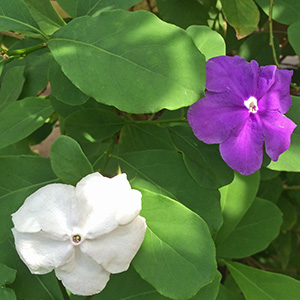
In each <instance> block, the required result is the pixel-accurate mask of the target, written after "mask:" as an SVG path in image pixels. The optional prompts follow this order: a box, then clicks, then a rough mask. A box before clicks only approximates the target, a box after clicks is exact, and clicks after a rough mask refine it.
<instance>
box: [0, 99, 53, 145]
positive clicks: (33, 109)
mask: <svg viewBox="0 0 300 300" xmlns="http://www.w3.org/2000/svg"><path fill="white" fill-rule="evenodd" d="M52 112H53V108H52V107H51V104H50V102H49V100H46V99H42V98H33V97H32V98H26V99H23V100H22V101H17V102H15V103H12V104H11V105H9V106H8V107H6V109H4V110H3V111H2V112H1V113H0V149H2V148H4V147H6V146H9V145H11V144H14V143H15V142H18V141H20V140H22V139H24V138H25V137H27V136H28V135H30V134H31V133H32V132H34V131H35V130H36V129H38V128H39V127H41V126H42V125H43V124H44V123H45V120H46V119H47V118H48V117H49V116H50V115H51V114H52Z"/></svg>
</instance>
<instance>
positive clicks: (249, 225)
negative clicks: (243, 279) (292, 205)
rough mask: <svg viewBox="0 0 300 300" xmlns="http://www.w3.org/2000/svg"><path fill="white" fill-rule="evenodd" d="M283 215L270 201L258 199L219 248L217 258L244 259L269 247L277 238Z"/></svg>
mask: <svg viewBox="0 0 300 300" xmlns="http://www.w3.org/2000/svg"><path fill="white" fill-rule="evenodd" d="M281 223H282V213H281V211H280V210H279V208H278V207H277V206H276V205H275V204H273V203H272V202H270V201H267V200H263V199H259V198H256V199H255V200H254V201H253V203H252V205H251V206H250V208H249V209H248V211H247V212H246V214H245V215H244V216H243V218H242V219H241V220H240V222H239V224H238V225H237V226H236V227H235V229H234V230H233V231H232V232H231V234H230V235H229V236H228V237H227V238H226V239H225V240H223V241H222V242H220V243H219V244H218V246H217V256H219V257H225V258H243V257H247V256H251V255H253V254H255V253H257V252H260V251H262V250H264V249H266V248H267V247H268V245H269V244H270V243H271V242H272V241H273V240H274V239H275V238H276V237H277V235H278V234H279V231H280V226H281Z"/></svg>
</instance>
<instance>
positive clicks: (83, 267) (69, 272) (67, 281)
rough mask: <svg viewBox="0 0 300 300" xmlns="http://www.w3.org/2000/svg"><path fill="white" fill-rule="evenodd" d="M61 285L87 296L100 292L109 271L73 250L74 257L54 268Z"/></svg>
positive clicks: (77, 293)
mask: <svg viewBox="0 0 300 300" xmlns="http://www.w3.org/2000/svg"><path fill="white" fill-rule="evenodd" d="M55 274H56V276H57V278H58V279H60V280H61V281H62V283H63V285H64V286H65V287H66V288H67V289H68V290H69V291H70V292H71V293H73V294H75V295H81V296H89V295H93V294H97V293H99V292H101V291H102V290H103V289H104V287H105V286H106V284H107V282H108V280H109V275H110V273H109V272H107V271H106V270H105V269H104V268H103V267H102V266H100V265H98V264H97V263H96V262H95V261H93V260H92V259H91V258H89V257H88V256H87V255H85V254H83V253H82V252H81V251H80V249H79V248H76V250H75V259H74V260H72V261H71V262H69V264H66V265H64V266H62V267H59V268H57V269H56V270H55Z"/></svg>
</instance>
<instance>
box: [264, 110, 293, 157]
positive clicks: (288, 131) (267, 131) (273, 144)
mask: <svg viewBox="0 0 300 300" xmlns="http://www.w3.org/2000/svg"><path fill="white" fill-rule="evenodd" d="M261 121H262V131H263V135H264V137H265V145H266V152H267V154H268V155H269V156H270V158H271V159H272V160H273V161H277V160H278V157H279V155H280V154H281V153H283V152H284V151H286V150H287V149H288V148H289V146H290V142H291V135H292V133H293V131H294V129H295V128H296V127H297V125H296V124H295V123H294V122H293V121H292V120H290V119H289V118H287V117H286V116H284V115H282V114H280V113H279V112H277V111H270V112H269V113H267V114H264V115H263V116H262V117H261Z"/></svg>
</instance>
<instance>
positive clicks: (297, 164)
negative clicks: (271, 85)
mask: <svg viewBox="0 0 300 300" xmlns="http://www.w3.org/2000/svg"><path fill="white" fill-rule="evenodd" d="M299 24H300V23H299ZM292 100H293V105H292V106H291V108H290V110H289V112H288V113H287V114H286V116H287V117H289V118H290V119H291V120H293V121H294V122H295V123H296V124H298V126H297V127H296V129H295V130H294V132H293V134H292V140H291V145H290V147H289V149H288V150H287V151H285V152H284V153H282V154H281V155H280V156H279V159H278V161H276V162H274V161H271V162H270V164H269V165H268V168H269V169H272V170H277V171H289V172H300V125H299V124H300V97H296V96H292Z"/></svg>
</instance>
